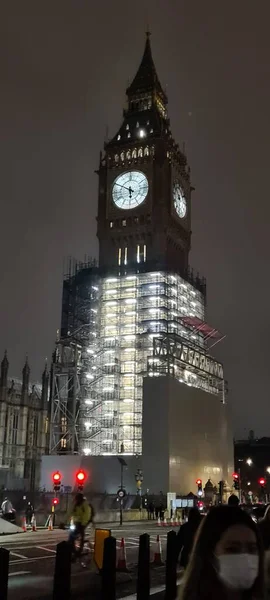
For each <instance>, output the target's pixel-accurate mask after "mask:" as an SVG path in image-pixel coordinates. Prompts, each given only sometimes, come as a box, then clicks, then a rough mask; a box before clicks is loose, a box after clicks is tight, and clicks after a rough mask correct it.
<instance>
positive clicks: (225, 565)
mask: <svg viewBox="0 0 270 600" xmlns="http://www.w3.org/2000/svg"><path fill="white" fill-rule="evenodd" d="M217 561H218V576H219V578H220V579H221V581H222V582H223V583H224V585H225V586H227V587H229V588H232V589H234V590H249V589H250V588H251V587H252V585H253V583H254V581H255V579H256V577H257V576H258V573H259V557H258V555H257V554H221V555H220V556H218V557H217Z"/></svg>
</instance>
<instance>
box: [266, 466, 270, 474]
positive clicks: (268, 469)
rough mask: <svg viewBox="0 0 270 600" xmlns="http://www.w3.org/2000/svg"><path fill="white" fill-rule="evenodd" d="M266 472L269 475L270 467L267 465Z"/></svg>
mask: <svg viewBox="0 0 270 600" xmlns="http://www.w3.org/2000/svg"><path fill="white" fill-rule="evenodd" d="M266 472H267V473H268V475H270V467H267V469H266Z"/></svg>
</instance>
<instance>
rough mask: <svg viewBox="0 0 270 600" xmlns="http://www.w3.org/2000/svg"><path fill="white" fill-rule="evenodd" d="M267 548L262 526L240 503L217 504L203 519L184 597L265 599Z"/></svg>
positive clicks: (196, 599)
mask: <svg viewBox="0 0 270 600" xmlns="http://www.w3.org/2000/svg"><path fill="white" fill-rule="evenodd" d="M264 594H265V583H264V551H263V546H262V542H261V538H260V535H259V531H258V528H257V526H256V524H255V523H254V521H253V520H252V519H251V517H250V516H249V515H248V514H247V513H246V512H244V511H243V510H242V509H241V508H239V507H238V506H226V505H223V506H217V507H214V508H212V509H211V510H210V511H209V513H208V515H207V516H206V517H205V518H204V519H203V522H202V524H201V526H200V529H199V531H198V534H197V536H196V540H195V545H194V548H193V552H192V555H191V558H190V562H189V565H188V568H187V570H186V573H185V576H184V579H183V585H182V586H181V592H180V596H179V599H180V600H262V599H263V598H264Z"/></svg>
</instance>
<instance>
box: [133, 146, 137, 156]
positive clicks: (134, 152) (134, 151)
mask: <svg viewBox="0 0 270 600" xmlns="http://www.w3.org/2000/svg"><path fill="white" fill-rule="evenodd" d="M132 158H137V150H136V148H134V150H132Z"/></svg>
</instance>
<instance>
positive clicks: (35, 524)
mask: <svg viewBox="0 0 270 600" xmlns="http://www.w3.org/2000/svg"><path fill="white" fill-rule="evenodd" d="M31 525H32V531H36V530H37V522H36V517H35V515H34V514H33V516H32V519H31Z"/></svg>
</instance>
